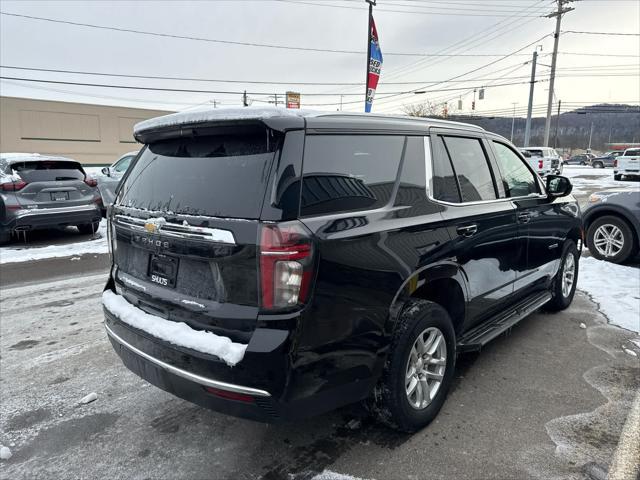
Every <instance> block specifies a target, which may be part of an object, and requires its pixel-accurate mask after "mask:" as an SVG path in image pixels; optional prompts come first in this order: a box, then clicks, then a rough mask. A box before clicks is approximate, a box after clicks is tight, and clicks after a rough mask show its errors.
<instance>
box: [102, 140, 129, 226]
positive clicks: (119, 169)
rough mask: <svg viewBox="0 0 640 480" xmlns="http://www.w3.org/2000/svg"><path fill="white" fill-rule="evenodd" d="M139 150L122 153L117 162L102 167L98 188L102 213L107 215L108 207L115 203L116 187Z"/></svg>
mask: <svg viewBox="0 0 640 480" xmlns="http://www.w3.org/2000/svg"><path fill="white" fill-rule="evenodd" d="M136 155H138V152H129V153H125V154H124V155H122V156H121V157H120V158H119V159H118V160H117V161H116V162H114V163H113V165H111V166H110V167H104V168H103V169H102V175H103V176H102V177H98V178H97V180H98V190H100V195H101V196H102V205H103V208H102V215H103V216H106V211H107V207H108V206H109V205H111V204H112V203H113V199H114V198H115V192H116V188H118V184H119V183H120V179H122V176H123V175H124V174H125V173H126V171H127V169H128V168H129V165H131V160H133V159H134V158H135V157H136Z"/></svg>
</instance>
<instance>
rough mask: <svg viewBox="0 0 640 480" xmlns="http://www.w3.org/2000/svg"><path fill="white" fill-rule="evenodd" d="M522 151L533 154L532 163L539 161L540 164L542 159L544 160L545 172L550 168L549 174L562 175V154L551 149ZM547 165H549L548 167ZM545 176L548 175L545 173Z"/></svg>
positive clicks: (529, 148)
mask: <svg viewBox="0 0 640 480" xmlns="http://www.w3.org/2000/svg"><path fill="white" fill-rule="evenodd" d="M521 150H525V151H527V152H529V153H530V154H531V161H535V160H536V159H537V160H538V162H540V159H542V160H543V164H542V165H543V168H544V169H545V170H546V169H547V168H548V169H549V170H548V173H551V174H553V175H560V174H561V173H562V161H561V160H560V154H558V152H556V151H555V149H553V148H549V147H524V148H522V149H521ZM547 163H548V165H549V166H548V167H547ZM534 168H535V167H534ZM539 170H540V168H539ZM538 173H539V172H538ZM545 175H547V173H545Z"/></svg>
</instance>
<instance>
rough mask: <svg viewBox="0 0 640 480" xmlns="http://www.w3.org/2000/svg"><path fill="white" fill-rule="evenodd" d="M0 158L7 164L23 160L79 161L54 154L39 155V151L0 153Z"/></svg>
mask: <svg viewBox="0 0 640 480" xmlns="http://www.w3.org/2000/svg"><path fill="white" fill-rule="evenodd" d="M0 160H1V161H3V162H7V163H9V164H11V163H16V162H24V161H33V162H42V161H51V160H60V161H64V162H76V163H79V162H78V161H77V160H74V159H72V158H67V157H58V156H55V155H41V154H39V153H0Z"/></svg>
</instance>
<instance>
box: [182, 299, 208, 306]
mask: <svg viewBox="0 0 640 480" xmlns="http://www.w3.org/2000/svg"><path fill="white" fill-rule="evenodd" d="M180 302H182V303H184V304H185V305H193V306H194V307H200V308H205V307H204V305H203V304H201V303H198V302H194V301H193V300H180Z"/></svg>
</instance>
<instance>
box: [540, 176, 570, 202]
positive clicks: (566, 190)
mask: <svg viewBox="0 0 640 480" xmlns="http://www.w3.org/2000/svg"><path fill="white" fill-rule="evenodd" d="M545 179H546V181H547V196H548V197H549V198H559V197H566V196H567V195H569V194H570V193H571V191H572V190H573V185H571V180H569V179H568V178H567V177H563V176H561V175H547V176H546V177H545Z"/></svg>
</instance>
